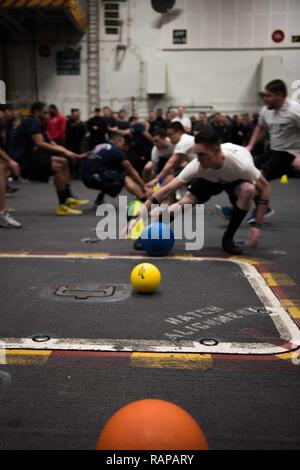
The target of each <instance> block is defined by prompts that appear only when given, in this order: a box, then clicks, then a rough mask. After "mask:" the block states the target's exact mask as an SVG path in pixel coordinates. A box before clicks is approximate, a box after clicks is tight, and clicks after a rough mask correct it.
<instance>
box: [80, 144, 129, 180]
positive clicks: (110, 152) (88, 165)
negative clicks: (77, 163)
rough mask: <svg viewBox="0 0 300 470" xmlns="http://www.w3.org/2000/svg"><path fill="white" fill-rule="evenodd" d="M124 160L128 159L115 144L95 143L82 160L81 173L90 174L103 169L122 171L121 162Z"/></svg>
mask: <svg viewBox="0 0 300 470" xmlns="http://www.w3.org/2000/svg"><path fill="white" fill-rule="evenodd" d="M124 160H128V158H127V155H126V154H125V153H124V152H123V151H122V150H121V149H120V148H119V147H117V146H116V145H114V144H100V145H97V147H95V148H94V149H93V150H92V152H91V153H90V155H89V157H88V158H87V160H86V161H85V162H84V166H83V174H86V175H87V174H88V175H90V174H94V173H100V172H101V171H104V170H114V171H118V172H120V173H123V172H124V168H123V166H122V162H123V161H124Z"/></svg>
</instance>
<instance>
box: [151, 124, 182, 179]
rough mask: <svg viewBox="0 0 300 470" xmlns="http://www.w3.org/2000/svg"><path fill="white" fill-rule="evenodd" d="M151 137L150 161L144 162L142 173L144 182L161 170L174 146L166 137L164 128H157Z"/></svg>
mask: <svg viewBox="0 0 300 470" xmlns="http://www.w3.org/2000/svg"><path fill="white" fill-rule="evenodd" d="M152 137H153V144H154V146H153V148H152V152H151V161H150V162H148V163H147V164H146V166H145V168H144V173H143V177H144V181H146V182H148V181H150V180H151V179H152V178H153V177H154V176H155V175H158V174H159V173H160V172H161V171H162V170H163V168H164V166H165V165H166V163H167V161H168V160H169V158H170V157H171V156H172V155H173V153H174V148H175V146H174V145H173V144H172V142H171V141H170V139H169V138H168V137H167V132H166V130H165V129H157V130H156V131H155V132H154V133H153V136H152ZM165 182H166V181H165Z"/></svg>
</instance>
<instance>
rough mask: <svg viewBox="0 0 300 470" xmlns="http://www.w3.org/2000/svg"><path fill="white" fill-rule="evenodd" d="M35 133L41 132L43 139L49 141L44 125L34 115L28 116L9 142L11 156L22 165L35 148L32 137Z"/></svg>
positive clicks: (23, 165) (24, 165) (24, 164)
mask: <svg viewBox="0 0 300 470" xmlns="http://www.w3.org/2000/svg"><path fill="white" fill-rule="evenodd" d="M35 134H43V136H44V139H45V141H46V142H49V139H48V137H47V136H46V134H45V126H44V125H43V124H42V123H41V122H40V121H39V120H38V119H36V118H35V117H34V116H28V118H26V119H24V121H22V122H21V124H20V125H19V126H18V127H17V129H16V130H15V132H14V134H13V135H12V139H11V144H10V151H11V156H12V158H13V159H14V160H16V161H17V162H18V163H20V165H21V166H22V167H26V164H27V162H28V159H29V158H30V156H31V155H32V153H33V151H34V149H35V143H34V140H33V138H32V136H33V135H35Z"/></svg>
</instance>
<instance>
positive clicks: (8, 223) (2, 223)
mask: <svg viewBox="0 0 300 470" xmlns="http://www.w3.org/2000/svg"><path fill="white" fill-rule="evenodd" d="M0 227H2V228H22V224H20V222H18V221H17V220H16V219H15V218H14V217H13V216H12V215H11V214H10V213H9V212H8V211H7V210H4V211H3V212H0Z"/></svg>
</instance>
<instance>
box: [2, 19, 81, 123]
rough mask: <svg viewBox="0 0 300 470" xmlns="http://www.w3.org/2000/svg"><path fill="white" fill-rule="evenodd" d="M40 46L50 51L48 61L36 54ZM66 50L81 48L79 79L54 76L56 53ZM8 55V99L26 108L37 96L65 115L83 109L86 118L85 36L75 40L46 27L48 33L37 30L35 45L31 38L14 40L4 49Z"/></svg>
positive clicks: (15, 38)
mask: <svg viewBox="0 0 300 470" xmlns="http://www.w3.org/2000/svg"><path fill="white" fill-rule="evenodd" d="M42 44H47V45H49V47H50V49H51V55H50V56H49V57H47V58H44V57H41V56H40V54H39V52H38V49H39V46H40V45H42ZM66 47H74V48H78V47H80V48H81V74H80V75H78V76H59V75H57V74H56V52H57V51H61V50H63V49H64V48H66ZM7 54H8V57H9V60H8V71H7V76H8V100H10V101H12V102H16V103H19V104H21V105H29V104H30V103H32V102H33V101H35V100H36V97H38V99H39V100H41V101H45V102H46V103H48V104H50V103H55V104H57V106H58V107H59V109H60V110H61V111H62V112H63V113H64V114H69V112H70V109H71V108H75V107H76V108H80V109H81V110H82V112H83V116H86V115H87V84H86V77H87V72H86V54H87V53H86V40H85V37H83V38H82V37H81V38H80V39H79V40H78V36H74V37H72V35H70V34H67V33H66V32H64V31H60V30H54V29H53V28H51V27H49V29H48V30H47V31H37V36H36V44H34V42H33V40H32V38H30V37H23V38H22V37H14V41H13V42H10V43H9V44H8V46H7Z"/></svg>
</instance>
